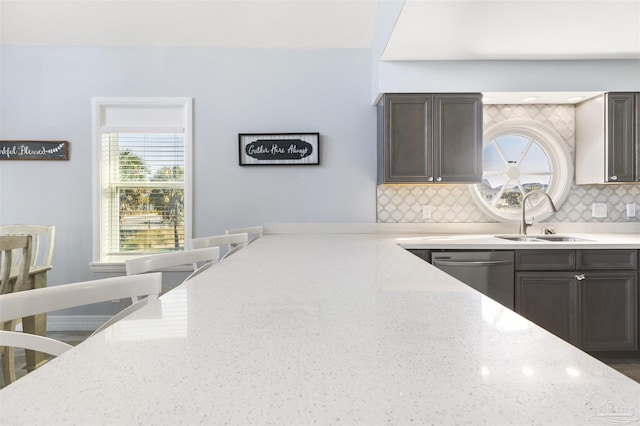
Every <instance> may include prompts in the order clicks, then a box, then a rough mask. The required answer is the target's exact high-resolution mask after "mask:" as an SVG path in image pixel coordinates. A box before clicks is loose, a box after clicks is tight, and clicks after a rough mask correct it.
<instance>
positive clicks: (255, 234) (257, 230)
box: [225, 225, 264, 244]
mask: <svg viewBox="0 0 640 426" xmlns="http://www.w3.org/2000/svg"><path fill="white" fill-rule="evenodd" d="M225 232H226V234H242V233H246V234H249V242H248V243H247V244H251V243H252V242H254V241H255V240H257V239H258V238H260V237H262V235H263V234H264V227H263V226H262V225H259V226H247V227H244V228H232V229H227V230H226V231H225Z"/></svg>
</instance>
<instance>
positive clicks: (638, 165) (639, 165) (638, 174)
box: [633, 93, 640, 182]
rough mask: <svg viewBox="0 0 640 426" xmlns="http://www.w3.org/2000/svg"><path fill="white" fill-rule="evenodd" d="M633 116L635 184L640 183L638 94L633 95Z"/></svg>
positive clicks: (639, 105) (639, 100)
mask: <svg viewBox="0 0 640 426" xmlns="http://www.w3.org/2000/svg"><path fill="white" fill-rule="evenodd" d="M635 107H636V109H635V116H634V117H633V119H634V121H635V123H636V128H635V132H636V133H635V145H636V169H635V172H636V178H635V181H636V182H640V93H636V94H635Z"/></svg>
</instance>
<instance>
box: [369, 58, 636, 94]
mask: <svg viewBox="0 0 640 426" xmlns="http://www.w3.org/2000/svg"><path fill="white" fill-rule="evenodd" d="M378 72H379V75H378V92H379V93H393V92H401V93H405V92H425V93H429V92H528V91H534V92H554V91H560V92H564V91H603V92H605V91H638V90H640V60H608V61H605V60H603V61H594V60H592V61H415V62H408V61H401V62H381V63H380V64H379V69H378Z"/></svg>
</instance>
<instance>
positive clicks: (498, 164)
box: [470, 119, 573, 222]
mask: <svg viewBox="0 0 640 426" xmlns="http://www.w3.org/2000/svg"><path fill="white" fill-rule="evenodd" d="M483 136H484V149H483V157H484V159H483V175H482V178H483V181H482V183H479V184H476V185H471V186H470V189H471V195H472V197H473V199H474V200H475V202H476V203H477V204H478V205H479V206H480V208H481V209H482V210H483V211H484V212H485V213H486V214H488V215H489V216H491V217H492V218H494V219H496V220H498V221H500V222H505V221H514V222H515V221H520V219H521V212H522V203H521V202H522V198H523V196H524V195H526V194H527V193H529V192H530V191H534V190H541V191H545V192H547V193H548V194H549V196H551V199H552V200H553V202H554V203H555V205H556V206H557V207H558V208H560V206H561V205H562V203H563V202H564V200H565V199H566V198H567V195H568V194H569V190H570V189H571V181H572V178H573V162H572V160H571V155H570V153H569V150H568V148H567V147H566V145H565V143H564V142H563V140H562V137H561V136H560V135H558V134H557V133H556V132H555V130H553V129H551V128H549V127H547V126H545V125H544V124H541V123H538V122H536V121H533V120H524V119H517V120H506V121H503V122H500V123H498V124H496V125H494V126H492V127H490V128H488V129H487V130H486V131H485V133H484V135H483ZM526 203H527V206H526V212H527V218H530V217H532V216H534V217H535V218H536V221H540V220H543V219H546V218H548V217H549V216H550V215H551V214H553V212H552V211H551V209H550V208H549V203H548V201H547V200H546V197H543V196H538V195H536V194H533V195H531V196H530V197H528V198H527V201H526Z"/></svg>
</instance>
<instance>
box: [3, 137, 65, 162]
mask: <svg viewBox="0 0 640 426" xmlns="http://www.w3.org/2000/svg"><path fill="white" fill-rule="evenodd" d="M68 159H69V142H67V141H0V160H68Z"/></svg>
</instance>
